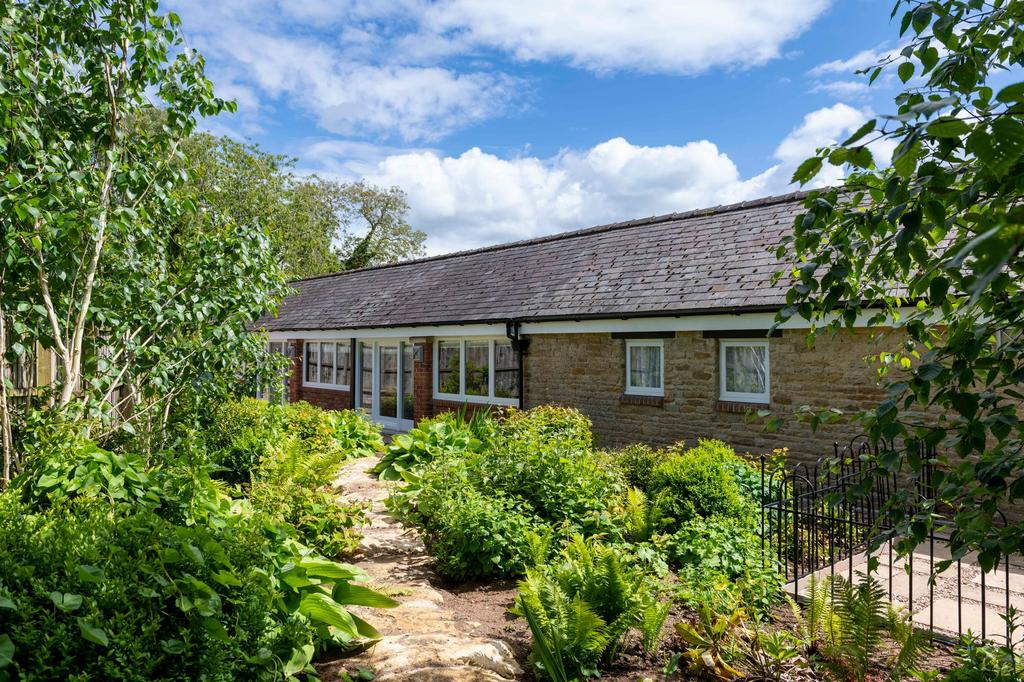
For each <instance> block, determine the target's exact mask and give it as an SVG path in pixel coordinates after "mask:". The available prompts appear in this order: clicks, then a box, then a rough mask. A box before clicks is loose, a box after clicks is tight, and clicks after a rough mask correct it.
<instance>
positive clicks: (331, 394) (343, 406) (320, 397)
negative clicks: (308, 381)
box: [299, 386, 352, 410]
mask: <svg viewBox="0 0 1024 682" xmlns="http://www.w3.org/2000/svg"><path fill="white" fill-rule="evenodd" d="M299 395H300V396H301V397H300V398H299V399H300V400H305V401H306V402H307V403H310V404H312V405H316V406H317V407H322V408H324V409H325V410H348V409H351V408H352V394H351V393H349V392H348V391H339V390H335V389H333V388H313V387H312V386H303V387H302V391H301V392H300V394H299Z"/></svg>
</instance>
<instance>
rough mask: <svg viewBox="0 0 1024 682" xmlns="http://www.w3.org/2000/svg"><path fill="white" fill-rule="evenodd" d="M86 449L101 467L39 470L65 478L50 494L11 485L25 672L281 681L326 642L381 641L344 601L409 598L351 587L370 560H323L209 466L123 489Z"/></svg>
mask: <svg viewBox="0 0 1024 682" xmlns="http://www.w3.org/2000/svg"><path fill="white" fill-rule="evenodd" d="M81 449H82V459H83V460H84V461H85V462H86V463H87V464H88V466H84V467H83V466H80V465H76V464H74V461H73V460H74V458H73V457H72V458H68V459H67V460H64V461H59V462H57V463H55V464H53V466H52V467H51V466H49V465H44V464H39V465H37V466H38V468H39V469H38V470H39V471H40V472H41V474H40V476H39V479H44V478H45V477H46V476H49V475H54V474H53V473H50V472H58V471H63V472H65V476H64V478H63V482H62V483H61V484H59V485H55V486H51V487H49V488H48V489H47V490H46V492H45V493H42V494H41V495H39V496H32V495H28V496H26V495H25V494H24V493H23V490H24V488H22V489H21V490H16V489H11V490H9V491H6V492H4V493H3V494H0V527H3V528H4V529H5V532H4V533H2V534H0V576H3V578H0V631H3V632H5V633H7V634H8V637H9V638H10V642H9V643H7V644H5V645H9V646H10V647H13V653H12V655H11V656H10V658H11V659H12V660H11V661H10V662H9V663H6V665H7V667H8V668H10V671H11V672H13V673H14V676H15V677H21V678H24V679H71V680H77V679H83V680H84V679H105V678H117V679H123V678H132V679H199V678H203V679H240V678H243V679H267V678H279V677H282V676H286V675H291V674H296V673H299V672H301V671H303V670H308V671H310V672H311V671H312V668H311V667H309V662H310V660H311V658H312V656H313V654H314V653H315V651H316V650H317V649H327V648H335V649H341V650H345V649H350V648H353V647H356V648H358V647H360V646H364V645H365V643H366V642H368V641H371V640H372V639H374V638H375V637H377V634H376V632H375V631H374V630H373V628H372V627H370V626H369V625H368V624H366V623H365V622H363V621H361V620H360V619H358V618H356V617H355V616H354V614H351V613H349V612H348V611H347V610H346V609H345V605H346V604H364V605H371V606H393V605H395V602H393V601H392V600H390V599H388V598H386V597H384V596H383V595H379V594H377V593H374V592H372V591H370V590H367V589H365V588H363V587H360V586H358V585H353V584H351V581H354V580H355V581H358V580H362V579H365V577H366V576H365V574H363V573H362V572H361V571H359V570H358V569H355V568H353V567H350V566H345V565H343V564H337V563H334V562H332V561H328V560H326V559H323V558H321V557H318V556H317V555H316V554H315V553H313V552H311V551H310V550H309V549H307V548H306V547H304V546H303V545H302V544H301V543H299V542H296V541H295V540H294V539H292V537H291V533H290V530H289V529H288V528H287V527H286V526H280V525H278V524H275V523H274V521H273V519H271V518H268V517H266V516H265V515H262V514H259V513H253V512H252V511H251V510H250V509H249V507H248V505H247V504H246V503H245V502H239V501H234V500H231V499H230V498H228V497H227V496H226V495H224V494H223V493H222V492H221V491H219V490H218V488H217V486H216V485H215V484H214V483H213V482H211V481H210V479H209V478H208V477H204V476H203V474H202V470H198V469H197V470H190V471H189V472H188V478H187V479H181V480H175V479H176V478H177V477H179V476H180V475H181V474H180V473H179V472H176V471H159V470H157V471H153V470H150V471H146V472H144V473H145V477H144V479H141V480H139V481H136V483H139V484H140V485H142V486H144V488H145V492H144V494H142V495H126V496H117V495H116V494H112V493H113V492H114V491H116V490H118V489H119V488H120V483H119V482H118V481H117V480H116V479H117V476H116V475H115V476H113V477H111V478H108V477H107V476H106V475H105V474H104V473H101V474H100V475H99V477H98V479H97V475H96V468H95V467H93V466H92V463H94V462H96V461H100V463H101V465H100V471H101V472H102V471H104V470H105V467H106V466H107V465H106V460H105V458H103V457H100V456H99V455H100V454H101V453H102V451H98V450H97V449H95V448H94V446H91V445H89V444H84V445H82V448H81ZM108 454H109V453H108ZM111 460H112V461H114V462H115V463H116V462H117V461H119V460H118V459H117V456H112V457H111ZM123 461H124V462H125V464H126V466H125V467H123V468H122V471H124V472H128V471H131V470H134V467H135V465H137V463H138V460H137V459H135V458H131V457H124V458H123ZM135 478H140V477H135ZM37 480H38V479H37ZM94 480H99V482H98V483H97V484H95V485H92V484H88V482H89V481H94ZM30 484H31V483H20V484H19V488H21V487H22V486H26V487H27V486H29V485H30ZM197 486H200V487H202V488H204V491H203V492H202V493H196V492H195V491H194V488H196V487H197ZM185 490H188V491H189V496H190V497H189V499H188V500H187V501H186V500H179V499H175V498H174V497H173V495H174V494H175V492H174V491H185ZM197 500H198V501H199V502H198V503H197V502H196V501H197ZM183 509H192V510H193V512H192V513H190V514H189V516H188V518H187V519H185V521H184V522H179V521H178V520H177V517H179V516H180V515H181V514H182V513H183V512H182V510H183ZM4 663H5V661H4V660H0V668H2V667H4ZM2 672H7V671H0V673H2Z"/></svg>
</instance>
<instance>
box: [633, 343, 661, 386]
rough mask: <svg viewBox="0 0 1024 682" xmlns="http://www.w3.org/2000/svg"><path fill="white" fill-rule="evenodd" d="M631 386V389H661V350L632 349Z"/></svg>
mask: <svg viewBox="0 0 1024 682" xmlns="http://www.w3.org/2000/svg"><path fill="white" fill-rule="evenodd" d="M629 385H630V387H631V388H661V348H659V347H658V346H631V347H630V349H629Z"/></svg>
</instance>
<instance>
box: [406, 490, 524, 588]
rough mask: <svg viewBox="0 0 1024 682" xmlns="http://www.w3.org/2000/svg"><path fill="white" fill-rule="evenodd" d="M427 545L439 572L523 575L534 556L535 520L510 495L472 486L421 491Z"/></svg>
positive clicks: (460, 576) (457, 575) (450, 574)
mask: <svg viewBox="0 0 1024 682" xmlns="http://www.w3.org/2000/svg"><path fill="white" fill-rule="evenodd" d="M420 509H421V510H422V514H423V517H424V518H425V519H427V521H426V523H425V525H424V530H425V533H426V541H427V546H428V548H429V549H430V552H431V554H432V555H434V556H435V557H436V558H437V570H438V572H439V573H440V574H441V575H443V576H446V577H448V578H452V579H455V580H466V579H470V578H488V577H504V576H512V575H520V574H521V573H522V572H523V570H524V568H525V566H526V563H527V562H528V560H529V558H530V557H531V556H532V553H531V549H532V544H531V542H530V540H529V539H528V536H527V533H528V532H530V531H531V530H532V529H533V528H534V526H535V524H536V521H535V520H533V519H531V518H530V517H528V516H527V515H526V514H524V513H523V512H522V511H521V510H520V509H519V508H518V506H517V505H516V504H515V503H513V502H512V501H511V500H509V499H508V498H505V497H501V496H487V495H484V494H483V493H481V492H479V491H477V490H476V489H474V488H472V487H468V486H457V487H456V486H453V487H452V488H450V489H443V488H436V487H434V488H430V489H427V490H425V491H424V492H423V494H422V495H421V496H420Z"/></svg>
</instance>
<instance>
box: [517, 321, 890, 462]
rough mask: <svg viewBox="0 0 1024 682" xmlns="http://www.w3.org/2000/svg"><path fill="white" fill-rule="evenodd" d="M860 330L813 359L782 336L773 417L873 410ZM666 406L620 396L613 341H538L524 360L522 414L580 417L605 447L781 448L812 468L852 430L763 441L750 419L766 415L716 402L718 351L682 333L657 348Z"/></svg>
mask: <svg viewBox="0 0 1024 682" xmlns="http://www.w3.org/2000/svg"><path fill="white" fill-rule="evenodd" d="M871 336H872V333H871V332H869V331H867V330H858V331H855V332H843V333H841V334H839V335H837V336H835V337H832V336H830V335H828V334H822V335H819V337H818V340H817V343H816V345H815V347H814V348H813V349H808V348H807V347H806V343H805V332H804V331H801V330H793V331H786V332H784V333H783V334H782V336H781V337H778V338H773V339H771V340H770V344H769V358H770V361H769V362H770V374H771V391H770V395H771V404H770V405H769V406H768V408H769V409H770V410H771V411H772V413H773V415H779V416H785V417H791V415H792V413H793V412H794V411H795V410H796V409H797V408H798V407H800V406H801V405H805V404H807V405H812V406H815V407H825V406H832V407H837V408H839V409H841V410H843V411H844V412H845V413H847V414H850V413H853V412H856V411H857V410H860V409H862V408H865V407H870V406H872V405H874V404H875V403H876V402H877V400H878V399H879V397H880V396H881V395H882V392H881V390H880V389H879V388H877V387H876V386H875V371H874V369H873V367H872V366H871V365H870V364H869V363H868V362H867V361H865V358H866V357H867V356H869V355H871V354H872V352H876V353H877V352H878V350H877V349H874V348H875V344H874V343H873V342H872V340H871ZM664 345H665V397H664V400H658V399H654V400H651V399H646V398H645V399H639V400H638V399H636V398H633V397H630V396H624V395H623V390H624V383H625V371H626V370H625V341H624V340H622V339H613V338H612V337H611V335H610V334H553V335H549V334H537V335H534V336H532V337H531V342H530V350H529V354H528V355H527V357H526V361H525V365H526V377H525V381H526V405H527V407H532V406H535V405H540V404H544V403H554V404H559V405H569V406H573V407H577V408H579V409H580V410H582V411H583V412H585V413H586V414H587V416H589V417H590V419H591V420H592V421H593V422H594V432H595V435H596V436H597V439H598V442H599V443H600V444H602V445H606V446H616V445H622V444H625V443H629V442H634V441H646V442H650V443H653V444H661V443H670V442H674V441H677V440H685V441H687V442H689V443H695V442H696V440H697V439H698V438H720V439H722V440H724V441H726V442H728V443H730V444H731V445H732V446H733V447H735V448H736V449H737V450H739V451H741V452H751V453H755V454H756V453H761V452H768V451H770V450H771V449H773V448H777V447H788V448H789V449H790V456H791V458H793V459H795V460H804V461H814V460H815V459H817V458H818V457H820V456H822V455H829V454H831V453H832V444H833V442H834V441H836V440H840V441H842V440H848V439H849V438H850V437H852V436H854V435H856V434H857V433H858V430H857V429H856V428H855V427H853V426H852V425H850V424H849V423H845V424H839V425H834V426H830V427H822V428H821V429H820V430H819V432H818V433H812V432H811V430H810V428H809V427H807V426H806V425H804V424H797V423H795V421H794V420H793V419H792V418H789V419H787V425H786V426H785V427H784V428H783V429H782V430H781V431H779V432H776V433H764V432H763V430H762V424H761V423H760V422H752V421H751V417H750V416H749V414H748V413H749V411H750V409H751V408H752V407H753V408H756V407H764V406H749V405H744V404H734V403H723V402H721V401H719V400H718V386H719V378H718V366H719V363H718V341H717V340H716V339H706V338H703V337H702V335H701V333H700V332H679V333H677V334H675V336H674V337H672V338H666V339H665V340H664Z"/></svg>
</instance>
